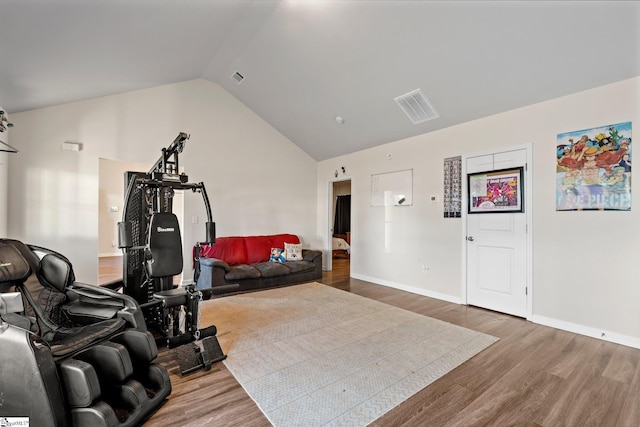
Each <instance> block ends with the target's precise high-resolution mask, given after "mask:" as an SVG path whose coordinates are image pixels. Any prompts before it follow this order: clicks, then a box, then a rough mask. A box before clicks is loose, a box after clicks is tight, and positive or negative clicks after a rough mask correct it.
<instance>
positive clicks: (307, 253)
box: [302, 249, 322, 262]
mask: <svg viewBox="0 0 640 427" xmlns="http://www.w3.org/2000/svg"><path fill="white" fill-rule="evenodd" d="M318 258H320V262H322V251H316V250H312V249H303V250H302V260H303V261H309V262H315V261H316V260H317V259H318Z"/></svg>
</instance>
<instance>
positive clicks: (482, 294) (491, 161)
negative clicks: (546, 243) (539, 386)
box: [466, 149, 529, 317]
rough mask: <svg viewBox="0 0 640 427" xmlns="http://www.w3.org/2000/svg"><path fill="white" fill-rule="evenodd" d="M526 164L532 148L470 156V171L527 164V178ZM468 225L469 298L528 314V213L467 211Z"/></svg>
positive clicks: (479, 303)
mask: <svg viewBox="0 0 640 427" xmlns="http://www.w3.org/2000/svg"><path fill="white" fill-rule="evenodd" d="M526 163H527V150H526V149H519V150H515V151H505V152H497V153H493V154H489V155H482V156H477V157H468V158H466V173H467V174H469V173H473V172H483V171H491V170H498V169H506V168H511V167H518V166H523V167H524V168H525V173H524V181H525V182H526V181H527V179H528V178H527V173H526ZM524 188H525V191H526V187H524ZM467 191H469V189H467ZM525 199H526V197H523V203H524V200H525ZM523 206H524V210H525V211H526V210H527V209H529V207H528V206H527V205H526V204H524V205H523ZM466 224H467V227H466V246H467V251H466V253H467V303H468V304H470V305H475V306H478V307H483V308H488V309H490V310H495V311H499V312H502V313H508V314H512V315H515V316H520V317H526V315H527V300H528V298H527V286H528V284H527V280H528V277H529V275H528V273H527V265H528V255H527V249H528V243H527V215H526V214H525V212H518V213H475V214H471V213H467V215H466Z"/></svg>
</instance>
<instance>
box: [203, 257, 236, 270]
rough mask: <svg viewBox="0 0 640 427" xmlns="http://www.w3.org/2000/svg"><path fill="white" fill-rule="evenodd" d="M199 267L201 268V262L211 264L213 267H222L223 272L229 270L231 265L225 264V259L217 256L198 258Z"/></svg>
mask: <svg viewBox="0 0 640 427" xmlns="http://www.w3.org/2000/svg"><path fill="white" fill-rule="evenodd" d="M200 264H201V265H200V268H202V265H203V264H207V265H211V266H212V267H213V268H216V267H217V268H222V269H224V272H225V273H228V272H229V270H231V266H230V265H229V264H227V263H226V262H225V261H223V260H221V259H218V258H200Z"/></svg>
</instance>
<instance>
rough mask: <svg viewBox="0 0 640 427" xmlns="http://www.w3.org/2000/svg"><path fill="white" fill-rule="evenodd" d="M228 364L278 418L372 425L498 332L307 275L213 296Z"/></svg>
mask: <svg viewBox="0 0 640 427" xmlns="http://www.w3.org/2000/svg"><path fill="white" fill-rule="evenodd" d="M202 309H203V310H202V316H203V317H202V323H201V324H202V325H209V324H211V323H213V324H215V325H216V326H217V327H218V340H219V342H220V345H221V347H222V349H223V351H224V352H225V354H227V356H228V357H227V359H226V360H225V361H224V364H225V365H226V366H227V368H228V369H229V370H230V371H231V373H232V374H233V375H234V376H235V378H236V379H237V380H238V382H239V383H240V384H241V385H242V387H243V388H244V389H245V390H246V391H247V393H248V394H249V395H250V396H251V398H252V399H253V400H254V401H255V402H256V404H257V405H258V406H259V407H260V409H261V410H262V411H263V412H264V414H265V415H266V417H267V418H268V419H269V421H270V422H271V423H272V424H273V425H274V426H283V427H284V426H286V427H289V426H304V427H310V426H366V425H367V424H369V423H371V422H373V421H374V420H375V419H377V418H378V417H380V416H381V415H383V414H384V413H386V412H388V411H389V410H391V409H392V408H394V407H395V406H397V405H398V404H400V403H402V402H403V401H404V400H406V399H407V398H409V397H410V396H411V395H413V394H414V393H416V392H418V391H419V390H421V389H423V388H424V387H426V386H427V385H429V384H431V383H432V382H434V381H435V380H437V379H438V378H440V377H441V376H443V375H444V374H446V373H447V372H449V371H451V370H452V369H453V368H455V367H456V366H458V365H460V364H462V363H464V362H465V361H466V360H468V359H469V358H471V357H473V356H474V355H475V354H477V353H479V352H480V351H482V350H483V349H485V348H486V347H488V346H489V345H491V344H492V343H494V342H495V341H497V340H498V339H497V338H495V337H492V336H489V335H485V334H482V333H479V332H475V331H472V330H469V329H466V328H462V327H459V326H456V325H452V324H450V323H446V322H443V321H440V320H436V319H433V318H430V317H426V316H422V315H419V314H415V313H413V312H410V311H406V310H402V309H399V308H396V307H392V306H390V305H387V304H383V303H380V302H377V301H374V300H370V299H368V298H364V297H361V296H359V295H355V294H351V293H349V292H345V291H342V290H338V289H335V288H331V287H329V286H326V285H322V284H320V283H308V284H303V285H296V286H289V287H285V288H277V289H271V290H265V291H260V292H253V293H247V294H241V295H235V296H229V297H223V298H219V299H213V300H209V301H205V302H204V303H203V306H202Z"/></svg>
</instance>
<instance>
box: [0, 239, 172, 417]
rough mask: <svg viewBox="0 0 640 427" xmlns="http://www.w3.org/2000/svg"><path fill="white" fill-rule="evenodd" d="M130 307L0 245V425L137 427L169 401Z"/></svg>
mask: <svg viewBox="0 0 640 427" xmlns="http://www.w3.org/2000/svg"><path fill="white" fill-rule="evenodd" d="M157 355H158V348H157V346H156V343H155V339H154V337H153V336H152V334H151V333H150V332H149V331H147V328H146V325H145V321H144V317H143V315H142V312H141V311H140V308H139V305H138V303H137V302H136V301H135V300H134V299H133V298H131V297H130V296H128V295H123V294H120V293H118V292H115V291H113V290H110V289H106V288H102V287H99V286H93V285H87V284H83V283H78V282H76V281H75V277H74V274H73V269H72V266H71V263H70V262H69V260H67V259H66V258H65V257H64V256H62V255H60V254H59V253H57V252H54V251H51V250H48V249H45V248H41V247H37V246H32V245H26V244H24V243H22V242H20V241H17V240H10V239H0V419H4V418H11V417H20V418H26V419H28V420H29V423H30V425H32V426H38V427H48V426H55V427H57V426H74V427H78V426H87V427H102V426H114V427H116V426H137V425H140V424H142V423H143V422H144V420H145V419H147V418H148V417H149V416H150V415H151V414H152V413H153V412H154V411H156V410H157V409H158V408H159V407H160V405H162V404H163V403H164V402H165V401H166V398H167V396H169V394H170V393H171V382H170V380H169V374H168V372H167V370H166V369H165V368H164V367H163V366H161V365H159V364H157V363H154V360H155V359H156V357H157Z"/></svg>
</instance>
